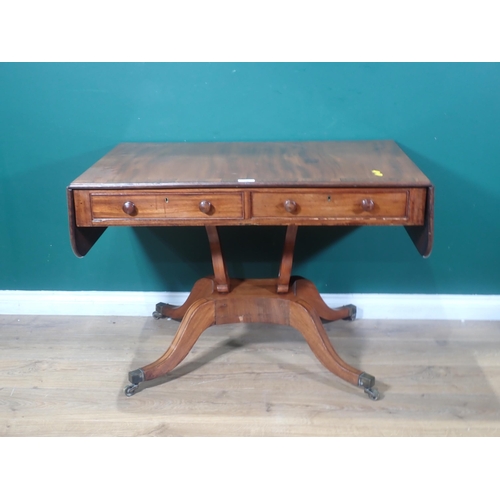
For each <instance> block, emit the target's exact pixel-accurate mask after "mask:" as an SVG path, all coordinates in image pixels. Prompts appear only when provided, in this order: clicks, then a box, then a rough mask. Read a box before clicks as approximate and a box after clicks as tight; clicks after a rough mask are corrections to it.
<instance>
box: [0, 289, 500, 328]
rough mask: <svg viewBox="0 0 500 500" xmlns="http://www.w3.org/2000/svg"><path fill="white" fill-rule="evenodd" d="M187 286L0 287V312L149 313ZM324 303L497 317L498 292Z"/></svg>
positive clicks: (376, 311)
mask: <svg viewBox="0 0 500 500" xmlns="http://www.w3.org/2000/svg"><path fill="white" fill-rule="evenodd" d="M187 296H188V293H187V292H65V291H44V290H42V291H22V290H0V314H18V315H38V314H40V315H69V316H150V315H151V313H152V311H153V310H154V308H155V304H156V303H157V302H165V303H167V304H182V303H183V302H184V301H185V300H186V298H187ZM322 297H323V299H324V300H325V302H326V303H327V304H328V305H329V306H330V307H339V306H341V305H345V304H355V305H356V306H357V308H358V314H357V317H358V318H366V319H438V320H439V319H444V320H487V321H499V320H500V295H420V294H419V295H417V294H415V295H412V294H362V293H360V294H357V293H355V294H331V293H328V294H322Z"/></svg>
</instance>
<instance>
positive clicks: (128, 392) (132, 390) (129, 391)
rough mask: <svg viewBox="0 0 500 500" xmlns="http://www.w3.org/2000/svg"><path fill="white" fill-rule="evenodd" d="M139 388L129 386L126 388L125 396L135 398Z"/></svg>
mask: <svg viewBox="0 0 500 500" xmlns="http://www.w3.org/2000/svg"><path fill="white" fill-rule="evenodd" d="M138 387H139V385H138V384H130V385H127V387H125V396H127V398H129V397H130V396H133V395H134V394H135V393H136V392H137V388H138Z"/></svg>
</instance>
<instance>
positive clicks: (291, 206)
mask: <svg viewBox="0 0 500 500" xmlns="http://www.w3.org/2000/svg"><path fill="white" fill-rule="evenodd" d="M283 205H284V206H285V210H286V211H287V212H288V213H289V214H294V213H295V212H296V211H297V203H296V202H295V201H293V200H286V201H285V203H284V204H283Z"/></svg>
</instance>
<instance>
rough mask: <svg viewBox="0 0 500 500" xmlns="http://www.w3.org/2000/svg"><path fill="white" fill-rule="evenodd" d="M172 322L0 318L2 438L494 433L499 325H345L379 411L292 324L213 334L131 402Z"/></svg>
mask: <svg viewBox="0 0 500 500" xmlns="http://www.w3.org/2000/svg"><path fill="white" fill-rule="evenodd" d="M177 325H178V323H176V322H175V321H168V320H159V321H158V320H154V319H153V318H128V317H61V316H57V317H50V316H0V435H1V436H500V323H498V322H464V323H463V322H451V321H375V320H357V321H354V322H344V321H338V322H334V323H330V324H327V325H325V327H326V329H327V332H328V334H329V336H330V338H331V340H332V343H333V345H334V346H335V348H336V350H337V351H338V353H339V354H340V355H341V356H342V357H343V358H344V359H345V360H346V361H347V362H348V363H350V364H352V365H353V366H355V367H357V368H360V369H361V370H364V371H366V372H368V373H370V374H372V375H375V377H376V378H377V384H376V387H377V388H378V389H379V390H380V391H381V392H382V394H383V397H382V399H381V400H379V401H371V400H370V399H368V397H367V396H366V395H364V394H363V392H362V390H361V389H358V388H356V387H353V386H351V385H349V384H347V383H345V382H343V381H342V380H340V379H338V378H336V377H335V376H334V375H332V374H331V373H329V372H327V371H326V369H325V368H323V366H322V365H320V364H319V362H318V361H317V360H316V358H315V357H314V356H313V354H312V353H311V351H310V350H309V348H308V346H307V344H306V343H305V341H304V340H303V338H302V336H301V335H300V334H299V333H298V332H297V331H295V330H293V329H291V328H288V327H277V326H270V325H256V324H254V325H228V326H222V327H212V328H210V329H208V330H207V331H206V332H205V333H204V334H203V335H202V336H201V338H200V340H199V341H198V343H197V344H196V345H195V347H194V349H193V350H192V352H191V353H190V354H189V355H188V357H187V358H186V360H184V361H183V363H181V365H179V367H178V368H177V369H176V370H174V372H172V373H171V374H170V375H169V376H167V377H165V378H163V379H162V380H161V381H160V382H158V381H154V383H153V384H152V385H150V386H149V387H147V388H145V389H144V390H142V391H140V392H139V393H137V394H136V395H135V396H133V397H131V398H127V397H126V396H125V395H124V393H123V388H124V387H125V385H126V384H127V373H128V371H129V370H132V369H135V368H139V367H141V366H143V365H145V364H147V363H149V362H151V361H154V360H155V359H157V358H158V357H159V356H160V355H161V354H163V352H164V351H165V350H166V348H167V347H168V345H169V343H170V341H171V339H172V338H173V336H174V334H175V330H176V327H177Z"/></svg>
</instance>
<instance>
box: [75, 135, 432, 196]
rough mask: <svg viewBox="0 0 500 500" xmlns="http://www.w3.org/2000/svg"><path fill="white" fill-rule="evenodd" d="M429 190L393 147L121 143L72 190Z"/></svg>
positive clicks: (360, 143)
mask: <svg viewBox="0 0 500 500" xmlns="http://www.w3.org/2000/svg"><path fill="white" fill-rule="evenodd" d="M242 185H243V186H271V187H272V186H297V185H300V186H316V187H321V186H338V187H349V186H365V187H372V186H373V187H380V186H401V185H406V186H408V187H427V186H430V185H431V183H430V181H429V179H427V177H426V176H425V175H424V174H423V173H422V172H421V171H420V170H419V169H418V168H417V166H416V165H415V164H414V163H413V162H412V161H411V160H410V158H408V156H407V155H406V154H405V153H404V152H403V151H402V150H401V148H400V147H399V146H398V145H397V144H396V143H395V142H394V141H318V142H244V143H242V142H240V143H238V142H226V143H224V142H222V143H221V142H213V143H133V142H131V143H122V144H119V145H118V146H116V147H115V148H114V149H113V150H111V151H110V152H109V153H108V154H107V155H105V156H104V157H103V158H101V159H100V160H99V161H98V162H96V163H95V164H94V165H92V166H91V167H90V168H89V169H88V170H87V171H86V172H84V173H83V174H82V175H80V176H79V177H78V178H77V179H75V180H74V181H73V182H72V183H71V187H73V188H79V189H82V188H90V189H92V188H108V189H110V188H124V189H125V188H135V187H138V188H158V187H179V188H180V187H193V186H196V187H200V186H207V187H241V186H242Z"/></svg>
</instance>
